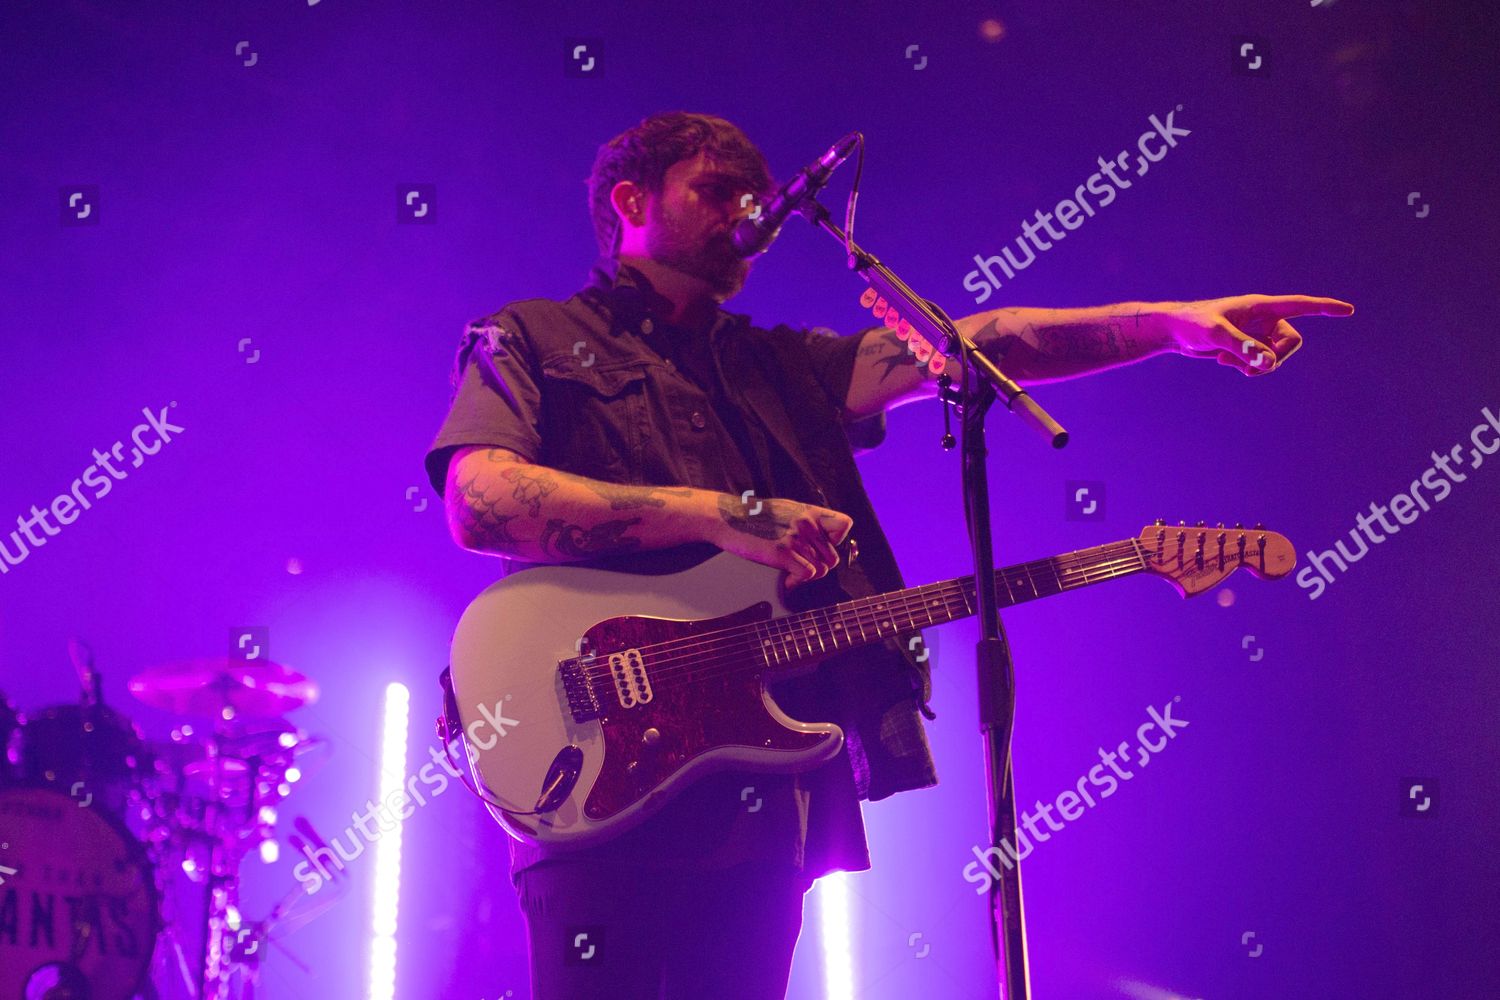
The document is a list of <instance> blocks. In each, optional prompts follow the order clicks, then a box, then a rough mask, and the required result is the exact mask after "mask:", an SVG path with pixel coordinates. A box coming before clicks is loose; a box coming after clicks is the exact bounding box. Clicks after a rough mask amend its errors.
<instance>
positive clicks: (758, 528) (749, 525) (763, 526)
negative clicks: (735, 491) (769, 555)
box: [719, 493, 791, 539]
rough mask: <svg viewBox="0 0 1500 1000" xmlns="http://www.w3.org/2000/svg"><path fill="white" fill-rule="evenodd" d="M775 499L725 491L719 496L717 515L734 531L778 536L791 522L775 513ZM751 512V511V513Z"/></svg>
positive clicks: (758, 536) (759, 535) (787, 528)
mask: <svg viewBox="0 0 1500 1000" xmlns="http://www.w3.org/2000/svg"><path fill="white" fill-rule="evenodd" d="M776 507H777V504H776V501H774V500H750V501H748V502H747V501H745V500H744V499H742V498H740V497H737V496H733V495H731V494H728V493H725V494H722V495H720V497H719V517H721V518H723V519H724V523H725V524H727V525H729V526H730V527H731V528H733V529H734V530H735V531H741V532H744V533H745V534H747V535H754V536H755V537H756V538H765V539H773V538H780V537H781V536H782V535H784V534H786V533H787V531H788V530H789V529H790V528H791V522H790V521H786V520H782V519H781V518H779V517H778V516H777V514H776ZM752 512H753V513H752Z"/></svg>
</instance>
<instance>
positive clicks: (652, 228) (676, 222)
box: [645, 152, 755, 301]
mask: <svg viewBox="0 0 1500 1000" xmlns="http://www.w3.org/2000/svg"><path fill="white" fill-rule="evenodd" d="M751 194H754V192H753V191H752V190H751V188H750V187H749V186H748V185H747V184H746V183H745V182H744V181H743V180H740V179H738V178H736V177H733V176H731V175H730V174H727V173H724V172H722V171H721V170H720V169H719V167H718V166H717V165H716V164H715V163H714V162H713V161H712V160H711V159H709V158H708V155H707V154H706V153H701V152H700V153H699V154H698V155H697V156H695V157H693V158H692V159H690V160H680V161H678V162H677V163H674V164H672V166H671V167H669V168H668V169H667V174H666V177H665V178H664V179H663V182H662V190H661V193H660V194H659V195H651V196H648V197H647V199H646V230H645V237H646V250H647V254H648V256H650V258H651V259H652V260H655V261H658V262H659V263H662V264H666V265H667V266H668V267H672V268H675V269H677V270H679V271H682V272H683V273H685V274H691V275H693V276H694V277H696V278H701V279H702V280H703V281H704V282H706V283H707V284H708V286H709V287H710V288H712V289H713V290H714V293H715V294H716V295H718V296H719V297H720V300H721V301H722V300H724V299H728V298H729V297H731V296H732V295H734V294H735V293H736V292H738V291H739V290H740V288H741V287H742V286H743V285H744V284H745V277H746V275H748V274H749V273H750V262H749V261H747V260H743V259H741V258H740V257H739V256H737V255H736V254H735V252H734V244H733V243H732V242H731V239H730V234H731V233H732V232H733V231H734V227H735V226H736V225H737V224H738V223H739V222H740V220H741V219H744V218H745V217H746V216H748V215H749V214H750V213H751V212H753V211H754V210H755V204H754V202H753V201H751V200H750V199H748V198H746V197H745V196H746V195H751Z"/></svg>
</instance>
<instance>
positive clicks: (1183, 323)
mask: <svg viewBox="0 0 1500 1000" xmlns="http://www.w3.org/2000/svg"><path fill="white" fill-rule="evenodd" d="M1352 312H1354V307H1353V306H1352V305H1350V304H1349V303H1347V302H1344V301H1341V300H1339V299H1330V298H1321V297H1317V296H1311V295H1236V296H1231V297H1229V298H1220V299H1204V300H1200V301H1194V302H1124V303H1120V304H1119V305H1112V306H1098V307H1095V308H1088V309H1023V308H1016V309H991V310H988V311H986V312H978V313H974V314H973V315H971V316H963V317H960V318H959V319H956V320H954V321H953V322H954V324H955V325H956V326H957V327H958V329H959V330H960V331H961V332H963V333H965V334H967V335H968V336H969V337H970V338H972V339H973V341H974V342H975V343H976V344H978V345H979V348H980V350H982V351H984V352H985V353H986V354H987V355H988V356H989V357H991V358H993V359H994V360H995V362H996V363H997V364H999V365H1000V367H1001V368H1002V369H1003V370H1004V371H1005V373H1006V374H1007V375H1009V376H1010V377H1011V378H1013V379H1015V380H1016V381H1017V382H1019V383H1021V384H1022V385H1035V384H1037V383H1041V382H1057V381H1061V380H1062V379H1069V378H1077V377H1078V376H1080V375H1088V374H1090V373H1092V372H1097V371H1103V370H1105V369H1107V368H1118V367H1119V366H1121V365H1128V364H1131V363H1133V362H1136V361H1140V360H1142V359H1144V358H1149V357H1152V356H1153V355H1157V354H1168V353H1176V354H1182V355H1185V356H1187V357H1191V358H1213V359H1214V360H1216V361H1218V363H1219V364H1221V365H1225V366H1227V367H1230V368H1234V369H1236V370H1238V371H1241V372H1243V373H1244V374H1246V375H1264V374H1266V373H1267V372H1271V371H1274V370H1275V369H1276V368H1278V367H1280V365H1281V364H1282V363H1283V362H1284V361H1286V359H1287V358H1289V357H1291V356H1292V354H1293V353H1295V352H1296V351H1297V349H1298V348H1300V347H1301V346H1302V335H1301V334H1300V333H1299V332H1298V331H1297V330H1296V329H1295V328H1294V327H1293V326H1292V324H1291V323H1290V322H1289V320H1291V319H1294V318H1296V317H1298V316H1348V315H1349V314H1350V313H1352ZM951 363H952V362H950V364H951ZM936 386H937V379H936V377H935V376H933V375H931V374H930V373H929V372H928V371H927V369H926V368H925V366H921V367H919V366H918V365H917V364H916V360H915V357H914V356H913V355H911V354H910V353H908V352H907V350H906V344H905V343H903V342H902V341H900V340H898V339H897V338H896V335H895V334H894V333H892V332H891V331H889V330H871V331H870V332H868V333H866V334H865V339H864V341H863V342H862V344H861V346H860V349H859V355H858V357H857V359H856V361H855V366H854V379H853V380H852V381H851V382H850V385H849V396H848V399H847V401H846V404H845V405H846V407H847V409H848V410H849V411H850V413H851V414H853V415H854V416H856V417H861V416H869V415H870V414H872V413H875V412H877V411H879V410H881V409H884V408H888V407H891V406H896V405H900V404H901V403H907V402H910V401H911V400H914V399H924V398H928V397H931V396H933V395H935V394H936Z"/></svg>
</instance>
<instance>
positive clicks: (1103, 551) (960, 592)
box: [756, 538, 1146, 667]
mask: <svg viewBox="0 0 1500 1000" xmlns="http://www.w3.org/2000/svg"><path fill="white" fill-rule="evenodd" d="M1145 569H1146V560H1145V554H1144V552H1143V551H1142V550H1141V547H1140V543H1139V542H1138V541H1137V540H1136V539H1133V538H1127V539H1125V540H1124V541H1120V542H1111V543H1109V544H1107V545H1098V546H1095V547H1093V548H1089V549H1081V550H1079V551H1077V552H1069V553H1068V554H1067V555H1061V556H1053V557H1051V558H1048V559H1037V560H1035V561H1033V562H1026V563H1018V564H1016V565H1014V566H1006V567H1005V568H1003V569H999V570H996V572H995V587H996V595H995V596H996V599H997V602H998V604H999V606H1000V607H1002V608H1008V607H1013V606H1014V605H1017V604H1023V603H1025V602H1026V601H1032V600H1036V599H1037V598H1039V597H1048V596H1051V595H1052V594H1060V593H1062V592H1063V591H1065V590H1074V589H1077V588H1079V587H1087V586H1089V585H1091V584H1095V583H1102V582H1103V581H1105V580H1113V579H1116V578H1118V577H1122V576H1130V575H1132V574H1135V573H1140V572H1142V571H1144V570H1145ZM978 610H979V602H978V596H977V588H976V587H975V578H974V576H973V574H970V575H969V576H961V577H957V578H955V579H952V580H943V581H940V582H938V583H929V584H925V585H923V586H921V587H907V588H906V589H905V590H893V591H890V592H889V593H885V594H876V595H874V596H871V597H860V598H856V599H854V600H851V601H843V602H841V603H839V604H833V605H829V606H828V607H823V608H814V609H812V610H811V611H804V612H800V613H798V614H792V615H787V616H785V617H783V618H777V619H773V620H771V621H769V622H761V623H758V624H757V626H756V628H757V629H758V631H759V638H760V640H761V641H760V645H761V647H762V649H763V651H764V652H765V654H766V657H767V661H768V663H769V664H770V665H771V666H776V667H791V666H794V665H796V664H797V663H799V662H802V661H805V660H807V659H810V658H813V657H821V656H824V655H827V654H829V653H835V652H841V651H843V650H847V649H855V648H858V647H860V646H865V645H868V644H870V643H874V642H879V641H880V640H882V639H887V638H889V637H890V636H893V635H897V634H899V633H902V632H912V631H915V630H916V629H919V628H926V627H927V626H929V625H942V624H943V623H945V622H951V621H957V620H958V619H960V618H968V617H969V616H971V615H974V614H976V613H978Z"/></svg>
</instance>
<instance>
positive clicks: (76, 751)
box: [0, 705, 150, 1000]
mask: <svg viewBox="0 0 1500 1000" xmlns="http://www.w3.org/2000/svg"><path fill="white" fill-rule="evenodd" d="M149 773H150V762H149V760H148V759H147V753H146V746H145V743H144V742H143V741H142V740H141V734H140V732H139V730H137V729H136V727H135V723H133V722H131V721H130V720H129V719H127V718H126V717H125V716H123V715H121V714H120V713H119V712H116V711H114V710H113V709H110V708H105V707H104V706H103V705H95V706H93V707H90V708H85V707H83V706H80V705H57V706H54V707H52V708H45V709H43V710H42V711H40V712H38V713H36V714H35V715H31V714H29V713H28V715H27V717H26V720H25V722H24V723H22V725H21V756H20V779H21V781H22V782H23V783H24V784H28V785H46V786H50V787H53V788H56V789H58V790H59V791H61V792H62V793H63V794H64V795H71V796H73V797H74V798H75V799H77V800H78V801H79V802H80V803H83V804H86V805H87V804H92V803H94V802H95V801H98V802H102V803H103V804H104V806H105V807H106V808H108V809H110V810H111V811H113V812H114V813H115V814H116V815H121V814H123V813H124V811H125V807H126V805H127V804H128V803H129V801H130V799H131V796H132V795H133V794H134V793H136V792H138V791H139V790H140V788H141V785H142V783H143V780H144V778H145V776H146V775H147V774H149ZM0 1000H5V998H4V997H3V994H0Z"/></svg>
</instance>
